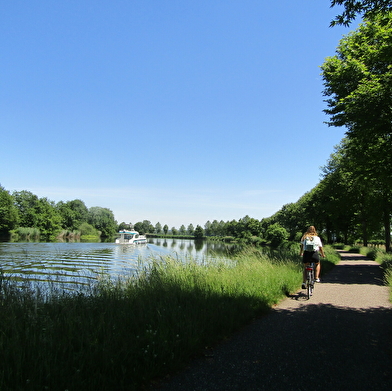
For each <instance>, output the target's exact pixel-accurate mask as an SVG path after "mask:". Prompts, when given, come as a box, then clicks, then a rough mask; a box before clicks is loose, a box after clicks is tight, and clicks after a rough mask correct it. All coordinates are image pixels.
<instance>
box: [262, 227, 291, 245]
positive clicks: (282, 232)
mask: <svg viewBox="0 0 392 391" xmlns="http://www.w3.org/2000/svg"><path fill="white" fill-rule="evenodd" d="M266 237H267V240H268V241H269V242H270V243H271V246H272V247H278V246H279V245H280V244H282V243H283V242H284V241H285V240H287V238H288V237H289V234H288V232H287V231H286V229H285V228H284V227H282V226H281V225H280V224H278V223H275V224H272V225H270V226H269V227H268V229H267V232H266Z"/></svg>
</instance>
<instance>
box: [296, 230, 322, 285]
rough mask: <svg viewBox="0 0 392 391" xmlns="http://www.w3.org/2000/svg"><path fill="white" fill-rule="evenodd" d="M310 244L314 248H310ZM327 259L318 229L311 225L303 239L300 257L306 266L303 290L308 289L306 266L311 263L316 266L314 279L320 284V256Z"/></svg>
mask: <svg viewBox="0 0 392 391" xmlns="http://www.w3.org/2000/svg"><path fill="white" fill-rule="evenodd" d="M309 243H312V246H313V247H309ZM319 253H320V254H321V256H322V257H325V254H324V249H323V244H322V242H321V239H320V238H319V236H318V234H317V231H316V228H315V227H314V226H313V225H311V226H310V227H309V228H308V229H307V231H306V232H305V233H304V234H303V236H302V238H301V250H300V253H299V255H300V256H302V262H303V264H304V272H303V279H302V289H306V284H305V282H306V270H305V268H306V266H307V265H309V264H310V263H311V262H314V263H315V265H316V268H315V272H314V277H315V281H316V282H320V255H319Z"/></svg>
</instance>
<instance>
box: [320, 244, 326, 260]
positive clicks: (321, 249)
mask: <svg viewBox="0 0 392 391" xmlns="http://www.w3.org/2000/svg"><path fill="white" fill-rule="evenodd" d="M319 252H320V254H321V256H322V257H323V258H325V253H324V249H323V246H320V247H319Z"/></svg>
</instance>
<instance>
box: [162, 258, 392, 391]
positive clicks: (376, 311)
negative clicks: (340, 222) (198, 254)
mask: <svg viewBox="0 0 392 391" xmlns="http://www.w3.org/2000/svg"><path fill="white" fill-rule="evenodd" d="M341 254H342V261H341V262H340V263H339V265H337V266H335V268H334V269H333V270H332V271H331V272H330V273H328V274H327V275H326V276H324V278H323V280H322V282H321V283H320V284H317V285H316V288H315V292H314V296H313V297H312V298H311V299H310V300H306V297H305V291H299V292H297V293H296V294H295V295H292V296H291V297H288V298H287V299H285V300H284V301H282V302H281V303H280V304H279V305H277V306H276V307H275V308H273V310H272V311H271V313H269V314H268V315H266V316H264V317H262V318H260V319H258V320H256V321H255V322H253V323H252V324H250V325H249V326H247V327H245V328H244V329H242V330H241V331H240V332H238V333H236V334H235V335H234V336H233V337H232V338H231V339H230V340H228V341H226V342H225V343H223V344H221V345H219V346H218V347H217V348H216V349H215V350H214V351H213V352H212V354H211V355H206V356H205V357H204V358H200V359H197V360H195V361H193V362H192V363H191V364H190V366H189V367H188V368H187V369H185V370H184V371H183V372H181V373H179V374H178V375H176V376H173V377H172V378H171V379H170V380H169V381H168V382H167V383H164V384H161V385H160V386H159V387H157V388H155V390H160V391H213V390H219V391H229V390H238V391H251V390H258V391H259V390H269V391H271V390H298V391H301V390H323V391H325V390H334V391H337V390H347V389H348V390H351V389H354V390H355V391H358V390H367V391H368V390H389V391H391V390H392V305H391V303H390V302H389V289H388V288H387V287H385V286H384V285H383V281H382V273H381V269H380V267H379V265H378V264H377V263H376V262H373V261H370V260H367V259H366V258H365V257H364V256H362V255H358V254H350V253H346V252H341Z"/></svg>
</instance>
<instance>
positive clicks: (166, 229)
mask: <svg viewBox="0 0 392 391" xmlns="http://www.w3.org/2000/svg"><path fill="white" fill-rule="evenodd" d="M167 231H169V226H168V225H167V224H165V225H164V226H163V232H164V233H165V235H167Z"/></svg>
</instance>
